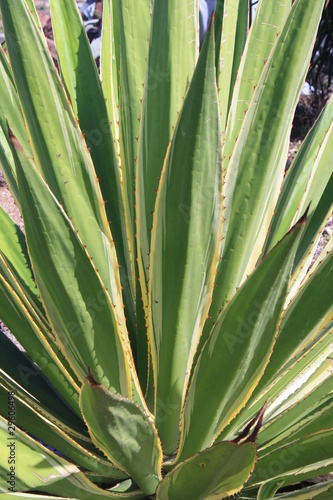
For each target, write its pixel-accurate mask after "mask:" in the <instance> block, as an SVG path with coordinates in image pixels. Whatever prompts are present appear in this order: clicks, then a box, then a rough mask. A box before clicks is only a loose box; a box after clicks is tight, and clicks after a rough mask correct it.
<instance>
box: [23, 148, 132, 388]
mask: <svg viewBox="0 0 333 500" xmlns="http://www.w3.org/2000/svg"><path fill="white" fill-rule="evenodd" d="M13 144H14V146H15V148H16V149H15V150H14V149H13V153H14V154H15V155H17V156H18V158H19V159H20V162H16V168H17V174H18V182H19V186H20V198H21V202H22V209H23V219H24V224H25V230H26V237H27V244H28V249H29V255H30V256H31V260H32V261H33V263H34V274H35V279H36V283H37V286H38V288H39V291H40V293H41V296H42V298H43V306H44V309H45V311H46V314H47V317H48V319H49V322H50V325H51V327H52V331H53V334H54V336H55V339H56V345H58V346H59V347H61V350H62V351H63V354H64V356H65V357H66V358H67V359H68V360H69V361H70V364H71V367H72V369H73V370H74V372H75V373H76V375H77V377H78V379H79V380H81V381H82V382H83V380H84V379H85V375H86V372H87V370H88V367H89V366H92V367H94V369H95V370H96V373H97V374H98V376H99V377H100V378H101V380H102V381H103V382H104V384H105V385H106V386H107V387H112V388H113V390H115V391H117V392H119V393H121V394H124V395H130V394H131V387H130V374H129V361H128V359H127V356H126V353H125V349H126V348H128V347H127V346H126V341H125V340H124V342H123V340H122V338H121V335H120V331H119V326H118V321H117V318H116V314H115V307H114V305H113V304H112V302H111V300H110V297H109V295H108V293H107V291H106V289H105V287H104V285H103V283H102V282H101V279H100V277H99V275H98V271H97V269H96V267H95V266H94V264H93V263H92V260H91V257H90V256H89V255H88V253H87V250H86V248H85V246H84V245H83V243H82V241H81V240H80V238H79V236H78V234H77V231H76V230H75V229H74V228H73V225H72V223H71V221H70V220H69V219H68V217H67V216H66V214H65V213H64V211H63V209H62V207H61V206H60V205H59V203H58V202H57V200H56V199H55V197H54V196H53V194H52V193H51V191H50V190H49V189H48V187H47V185H46V184H45V182H44V181H43V179H42V178H41V176H40V175H39V174H38V172H37V171H36V169H35V168H34V166H33V165H31V163H30V162H29V160H28V159H27V158H26V157H25V156H24V153H23V151H22V150H21V148H20V145H19V144H18V143H17V141H16V140H15V139H13ZM45 227H47V232H45V229H44V228H45Z"/></svg>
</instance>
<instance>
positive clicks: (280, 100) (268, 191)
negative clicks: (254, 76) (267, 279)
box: [204, 0, 324, 338]
mask: <svg viewBox="0 0 333 500" xmlns="http://www.w3.org/2000/svg"><path fill="white" fill-rule="evenodd" d="M323 3H324V2H323V1H322V0H320V1H318V2H315V3H314V5H312V3H310V2H308V1H307V0H296V1H295V2H294V3H293V7H292V9H291V12H290V14H289V16H288V18H287V20H286V23H285V24H284V27H283V30H282V32H281V35H280V36H279V37H278V39H277V42H276V44H275V46H274V48H273V50H272V52H271V54H270V57H269V59H268V61H267V63H266V64H265V66H264V69H263V72H262V74H261V78H260V80H259V83H258V86H257V88H256V91H255V93H254V95H253V98H252V101H251V106H250V108H249V111H248V113H247V114H246V117H245V119H244V123H243V126H242V129H241V132H240V134H239V137H238V140H237V144H236V146H235V148H234V151H233V154H232V158H231V159H230V163H229V166H228V170H227V172H226V176H225V183H224V186H223V195H224V214H223V215H224V218H225V222H224V224H223V228H222V236H223V242H222V248H221V261H220V262H219V266H218V274H217V278H216V282H215V283H216V286H215V288H214V294H213V303H212V307H211V308H210V311H209V315H210V318H211V319H209V320H208V321H207V322H206V325H205V330H204V338H207V335H208V333H209V331H210V330H211V328H212V325H213V323H214V321H216V319H217V317H218V315H219V313H220V311H221V309H222V308H223V307H224V305H225V303H226V300H229V299H230V298H231V297H232V296H233V295H234V293H235V291H236V289H237V287H239V286H240V284H241V283H242V282H243V281H244V280H245V279H246V276H247V275H249V274H250V273H251V272H252V271H253V269H254V267H255V265H256V262H257V260H258V259H259V257H260V255H261V250H262V245H263V243H264V240H265V238H266V234H267V230H268V227H269V224H270V220H271V217H272V214H273V211H274V207H275V204H276V201H277V198H278V195H279V192H280V185H281V182H282V179H283V175H284V167H285V158H286V154H287V149H288V144H289V132H290V127H291V124H292V119H293V116H294V110H295V107H296V104H297V100H298V96H299V93H300V91H301V88H302V86H303V82H304V78H305V74H306V71H307V69H308V62H309V60H310V56H311V52H312V46H313V43H314V38H315V33H316V30H317V27H318V23H319V21H320V15H321V11H322V7H323Z"/></svg>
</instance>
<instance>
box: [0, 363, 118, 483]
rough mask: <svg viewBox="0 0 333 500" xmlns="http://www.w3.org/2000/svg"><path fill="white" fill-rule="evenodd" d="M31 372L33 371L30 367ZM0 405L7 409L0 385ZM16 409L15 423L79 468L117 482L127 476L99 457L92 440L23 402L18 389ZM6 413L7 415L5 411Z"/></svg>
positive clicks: (5, 393) (56, 400)
mask: <svg viewBox="0 0 333 500" xmlns="http://www.w3.org/2000/svg"><path fill="white" fill-rule="evenodd" d="M30 372H31V374H32V373H33V370H32V369H31V370H30ZM31 374H30V376H31ZM34 375H35V377H36V375H38V374H36V373H35V374H34ZM34 380H35V379H34ZM49 395H50V391H49ZM52 397H53V399H54V400H55V403H59V401H60V400H59V399H58V398H56V397H54V394H53V393H52ZM60 403H61V401H60ZM0 406H1V407H2V408H6V409H7V406H8V390H5V389H4V388H3V387H0ZM15 409H16V413H15V425H16V426H18V427H19V428H20V429H24V430H25V432H28V433H29V434H30V436H34V437H35V438H37V439H38V440H39V441H40V442H42V443H48V446H49V447H50V448H51V449H52V448H53V449H54V450H57V451H58V452H59V453H61V454H62V455H63V456H66V457H67V458H69V459H70V460H72V461H73V462H74V463H76V464H77V465H78V466H79V467H82V468H84V469H86V470H87V471H94V472H97V473H100V474H104V475H105V476H108V477H114V478H115V481H114V483H115V482H116V480H119V479H122V478H126V477H127V476H126V474H124V472H123V471H120V470H119V469H116V468H115V467H113V466H112V465H111V464H110V463H109V462H108V461H107V460H106V459H105V457H99V456H98V455H97V454H96V450H93V446H92V445H91V442H90V440H89V442H87V441H82V440H80V438H79V436H78V435H77V434H75V436H73V434H69V433H68V432H66V431H65V430H64V427H63V426H61V427H58V422H57V420H56V419H55V418H52V419H48V418H47V417H46V416H45V412H43V411H40V412H39V409H37V408H32V406H30V405H29V404H28V403H27V402H26V401H23V398H22V399H21V397H20V396H19V394H18V393H17V392H15ZM3 416H4V417H5V416H6V414H5V412H4V415H3Z"/></svg>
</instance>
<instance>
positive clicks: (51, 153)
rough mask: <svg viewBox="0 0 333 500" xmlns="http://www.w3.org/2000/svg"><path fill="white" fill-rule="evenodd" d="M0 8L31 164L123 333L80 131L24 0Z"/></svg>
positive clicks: (109, 247)
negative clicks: (67, 222)
mask: <svg viewBox="0 0 333 500" xmlns="http://www.w3.org/2000/svg"><path fill="white" fill-rule="evenodd" d="M1 13H2V20H3V24H4V28H5V33H8V35H9V37H8V40H7V45H8V52H9V56H10V60H11V63H12V69H13V74H14V77H15V82H16V85H17V90H18V94H19V97H20V100H21V104H22V109H23V114H24V117H25V120H26V124H27V128H28V132H29V135H30V140H31V143H32V148H33V152H34V158H35V161H36V164H37V166H38V169H39V170H40V172H41V173H42V176H43V178H44V179H45V181H46V182H47V184H48V185H49V187H50V189H51V190H52V192H53V194H54V195H55V197H56V198H57V200H58V201H59V203H61V204H62V205H63V206H64V209H65V211H66V213H67V214H68V216H69V217H70V218H72V220H73V223H74V226H75V228H76V229H77V230H78V231H79V233H80V237H81V239H82V241H83V242H84V243H85V244H86V245H87V248H88V251H89V254H90V255H91V256H92V258H93V260H94V263H95V265H96V266H97V268H98V269H99V272H100V275H101V277H102V280H103V282H104V284H105V286H106V287H107V289H108V290H109V293H110V295H111V297H112V301H113V302H114V304H116V313H117V319H118V320H119V322H120V325H121V329H122V332H123V334H124V335H126V326H125V316H124V310H123V300H122V296H121V287H120V278H119V269H118V262H117V258H116V251H115V247H114V243H113V242H112V236H111V232H110V228H109V224H108V221H107V217H106V214H105V208H104V204H103V199H102V195H101V192H100V188H99V185H98V181H97V178H96V173H95V171H94V167H93V163H92V160H91V157H90V154H89V151H88V149H87V147H86V144H85V141H84V138H83V135H82V132H81V131H80V129H79V127H78V124H77V122H76V120H75V116H74V113H73V111H72V108H71V106H70V104H69V102H68V99H67V97H66V94H65V91H64V88H63V85H62V83H61V81H60V80H59V76H58V73H57V71H56V69H55V67H54V65H53V62H52V59H51V56H50V54H49V51H48V48H47V46H46V43H45V39H44V37H43V35H42V33H41V32H40V30H39V29H38V26H37V25H36V23H35V21H34V19H33V16H32V15H31V13H30V11H29V9H28V7H27V5H26V2H25V1H24V0H9V1H8V2H1ZM50 131H52V133H50Z"/></svg>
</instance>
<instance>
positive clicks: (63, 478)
mask: <svg viewBox="0 0 333 500" xmlns="http://www.w3.org/2000/svg"><path fill="white" fill-rule="evenodd" d="M8 437H9V438H10V439H8ZM0 441H1V442H2V443H4V442H7V443H10V444H9V447H8V453H1V456H0V472H1V479H0V491H8V487H12V485H11V484H10V483H9V484H8V483H7V474H8V473H9V472H10V471H9V468H8V467H9V464H8V456H9V454H10V451H12V452H13V453H14V456H15V464H14V465H13V467H14V471H15V479H12V481H13V482H14V485H13V487H14V490H13V491H29V490H32V491H35V492H36V491H38V492H46V493H51V494H52V493H54V494H56V495H60V497H61V498H63V497H67V498H71V497H72V498H73V500H74V499H82V500H86V499H87V495H88V496H89V495H91V497H92V498H94V500H100V499H104V498H105V497H107V498H110V499H111V500H118V499H131V500H138V499H140V498H143V497H144V495H143V494H142V493H141V492H138V491H136V492H133V493H120V492H112V490H102V489H100V488H98V487H97V486H95V485H94V484H93V483H91V482H90V481H89V480H88V479H87V478H86V477H85V475H84V474H83V473H82V472H80V470H79V469H78V468H77V467H76V466H75V465H73V464H72V463H70V462H68V461H67V460H65V459H64V458H62V457H61V456H59V455H56V454H55V453H53V452H51V451H50V450H48V449H47V448H46V447H44V446H43V445H42V444H40V443H38V442H37V441H34V440H33V439H32V438H31V437H30V436H28V435H27V434H25V433H24V432H22V431H21V430H20V429H18V428H17V427H16V428H15V435H14V436H13V437H11V436H8V424H7V421H6V420H5V419H3V418H2V417H0ZM10 446H11V448H10ZM18 464H20V465H18ZM13 477H14V476H13ZM1 496H2V494H1ZM23 498H25V497H24V496H23ZM26 498H29V496H26ZM42 498H43V497H42ZM58 498H59V497H58Z"/></svg>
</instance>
